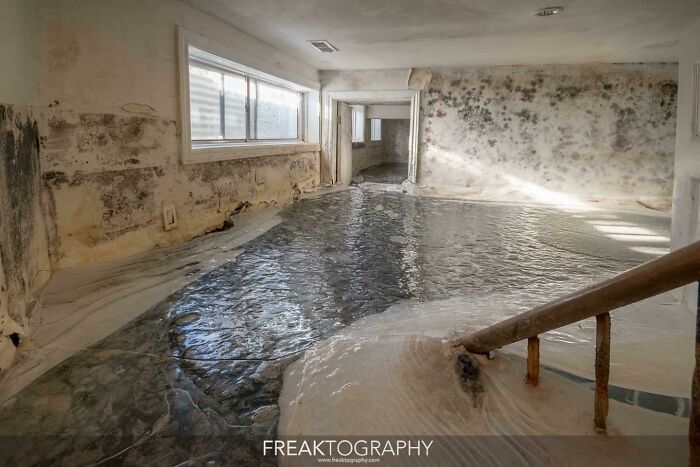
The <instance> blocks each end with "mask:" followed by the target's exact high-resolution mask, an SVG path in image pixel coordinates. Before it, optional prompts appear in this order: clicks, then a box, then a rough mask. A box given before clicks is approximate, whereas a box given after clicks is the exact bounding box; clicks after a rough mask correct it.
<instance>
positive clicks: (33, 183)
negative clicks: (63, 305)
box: [0, 0, 51, 372]
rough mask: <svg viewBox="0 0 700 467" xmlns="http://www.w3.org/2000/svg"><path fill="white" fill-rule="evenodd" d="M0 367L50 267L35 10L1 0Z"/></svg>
mask: <svg viewBox="0 0 700 467" xmlns="http://www.w3.org/2000/svg"><path fill="white" fill-rule="evenodd" d="M0 12H2V13H1V14H0V44H1V46H0V63H3V64H6V65H7V66H6V67H5V68H3V69H2V71H0V372H2V371H3V370H5V369H6V368H7V367H8V366H10V365H11V364H12V362H13V361H14V359H15V357H16V355H17V346H21V345H22V344H23V343H25V342H26V339H25V337H26V336H27V334H28V329H29V320H30V317H31V311H32V308H33V306H34V304H35V302H36V297H37V295H38V293H39V291H40V290H41V288H42V287H43V286H44V284H45V283H46V281H47V280H48V278H49V275H50V270H51V267H50V265H49V257H48V250H47V241H46V226H45V223H44V216H43V214H42V210H41V203H40V200H41V196H40V190H41V181H40V180H41V178H40V169H39V133H38V132H39V130H38V121H37V120H38V118H39V116H38V115H37V113H36V112H34V111H33V109H32V108H31V105H32V104H33V102H34V99H35V98H36V92H37V85H38V84H37V74H36V69H37V61H36V48H35V47H36V40H34V39H35V38H36V36H37V23H36V21H35V19H36V18H35V13H36V9H35V8H33V5H32V4H31V1H24V2H23V1H16V0H0Z"/></svg>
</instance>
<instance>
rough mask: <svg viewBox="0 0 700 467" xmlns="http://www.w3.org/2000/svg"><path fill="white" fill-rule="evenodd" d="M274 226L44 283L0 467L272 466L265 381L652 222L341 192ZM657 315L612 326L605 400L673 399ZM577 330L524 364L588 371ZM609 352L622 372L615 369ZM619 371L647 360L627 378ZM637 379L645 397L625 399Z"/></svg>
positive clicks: (626, 247) (583, 338)
mask: <svg viewBox="0 0 700 467" xmlns="http://www.w3.org/2000/svg"><path fill="white" fill-rule="evenodd" d="M275 214H276V213H273V214H272V215H270V216H268V217H267V218H262V219H258V220H257V221H255V222H251V223H250V224H249V225H248V226H247V227H246V225H245V223H244V224H243V227H242V230H237V229H234V231H230V232H224V233H218V234H214V235H213V236H207V237H203V238H202V239H198V240H196V241H195V242H194V243H190V244H187V245H185V246H183V247H180V248H174V249H169V250H167V251H166V254H163V253H162V252H155V253H152V254H149V255H143V256H141V257H138V258H132V259H129V260H124V261H122V262H120V263H117V264H113V265H102V266H93V267H91V268H93V269H92V270H90V269H88V274H87V277H89V278H90V280H86V279H85V277H86V275H85V274H84V273H82V274H81V273H77V272H69V271H66V272H65V273H64V274H61V275H57V277H56V278H55V279H54V280H53V281H52V283H51V284H50V285H49V287H48V288H47V291H46V293H45V296H44V297H42V303H43V305H44V309H42V310H40V311H39V312H38V315H37V316H39V317H40V321H41V322H40V323H39V324H38V331H37V335H36V336H34V343H35V345H36V349H35V350H33V351H30V353H29V357H28V358H27V360H26V361H25V362H24V363H23V364H21V365H19V366H18V367H16V368H17V369H16V370H13V371H11V372H9V373H8V374H7V375H6V377H5V378H4V379H3V381H2V385H1V386H0V397H2V400H3V402H2V409H1V410H0V422H2V423H1V424H0V426H1V428H0V435H2V436H5V437H6V438H3V439H2V443H3V445H2V446H1V447H2V450H1V451H0V454H1V455H2V457H3V458H4V460H5V461H6V462H8V463H11V464H13V465H31V464H36V465H49V464H55V463H56V460H59V461H60V462H61V465H83V464H92V463H99V462H107V463H109V462H117V463H127V464H131V465H147V464H149V463H150V464H158V465H160V464H168V465H175V464H178V463H180V462H185V461H187V460H192V459H194V460H195V461H197V462H205V461H213V462H217V461H218V462H221V463H227V464H233V465H241V464H255V463H261V462H263V463H264V462H270V463H274V459H263V458H262V457H261V456H260V450H261V440H262V439H263V438H265V437H268V436H270V435H273V434H274V433H275V430H276V426H277V420H278V417H279V408H278V405H277V400H278V397H279V395H280V392H281V387H282V374H283V372H284V369H285V368H286V367H287V365H289V363H290V362H292V361H294V360H296V359H297V358H298V357H299V356H300V355H301V354H302V353H303V351H304V350H306V349H309V348H311V347H312V346H313V345H314V344H316V343H319V342H321V341H323V340H324V339H326V338H328V337H330V336H333V335H335V334H337V333H338V331H339V330H341V329H343V328H345V327H346V326H347V325H348V324H350V323H352V322H354V321H356V320H357V319H358V318H362V317H366V316H369V315H373V314H376V313H380V312H382V311H384V310H386V309H387V308H388V307H389V306H391V305H394V304H397V303H404V304H405V303H406V302H408V303H409V304H410V303H413V304H428V303H430V302H435V301H444V300H446V299H448V300H457V302H449V301H448V303H452V305H454V304H455V303H457V304H458V306H459V307H464V306H465V305H468V304H469V303H470V301H471V300H472V299H479V300H481V298H479V297H482V298H483V297H499V296H507V297H510V299H509V300H508V301H506V302H504V301H502V300H501V301H498V302H497V303H496V304H497V305H498V306H497V307H494V309H493V313H487V314H485V315H484V316H486V317H487V318H488V319H492V320H493V321H496V320H498V319H500V318H501V317H503V316H509V315H511V314H513V313H516V312H518V311H521V310H523V309H526V308H528V307H530V306H533V305H535V304H538V303H541V302H543V301H546V300H549V299H551V298H554V297H556V296H559V295H561V294H563V293H566V292H569V291H572V290H575V289H577V288H580V287H582V286H585V285H587V284H590V283H592V282H595V281H597V280H600V279H602V278H606V277H609V276H610V275H613V274H615V273H617V272H620V271H623V270H625V269H628V268H629V267H632V266H634V265H636V264H639V263H641V262H643V261H645V260H648V259H651V258H653V257H655V256H656V255H659V254H661V253H663V252H664V251H666V249H667V248H668V228H669V219H668V217H664V216H655V215H647V214H642V213H631V212H613V211H602V210H588V211H587V210H578V211H573V212H572V211H564V210H558V209H555V208H546V207H540V206H526V205H503V204H491V203H469V202H463V201H449V200H441V199H435V198H418V197H412V196H406V195H401V194H393V193H380V192H372V191H368V190H362V189H351V190H346V191H340V192H335V193H331V194H327V195H324V196H321V197H316V198H312V199H307V200H304V201H301V202H299V203H297V204H295V205H292V206H290V207H289V208H287V209H285V210H283V211H282V212H281V213H280V214H279V216H280V217H281V219H282V222H281V223H279V224H278V223H277V222H276V220H275V217H274V216H275ZM237 219H238V218H237ZM246 229H247V230H246ZM268 229H269V230H268ZM260 232H263V233H261V234H260V235H259V236H257V237H256V235H257V234H258V233H260ZM253 237H255V238H253ZM246 240H249V241H248V242H247V243H245V245H244V246H241V244H242V243H243V242H244V241H246ZM170 293H172V295H169V296H168V294H170ZM134 294H136V295H134ZM166 296H167V298H166ZM161 298H162V299H161ZM661 300H662V302H660V303H656V304H652V305H653V306H650V307H648V309H649V310H653V313H656V319H657V321H653V320H652V321H653V322H651V323H647V324H644V323H640V321H643V320H641V319H640V320H636V319H634V318H633V317H631V314H634V313H635V311H628V312H627V315H630V317H629V318H623V316H626V315H623V313H625V312H624V311H621V312H619V316H620V318H619V319H618V313H616V314H613V345H612V359H613V365H612V369H611V382H612V383H613V384H619V385H620V386H625V387H633V388H635V389H644V390H648V391H650V392H658V393H662V394H671V395H678V396H685V395H687V386H688V382H689V380H690V371H691V370H692V366H691V367H690V369H689V368H687V365H688V362H690V361H691V358H690V357H691V355H690V350H689V349H686V348H685V347H686V346H685V343H686V340H687V336H688V335H689V334H690V331H691V330H692V329H694V327H693V326H690V328H691V329H690V330H689V329H688V328H689V326H687V323H688V322H692V317H691V316H690V314H689V313H687V312H685V311H684V310H682V309H681V308H680V307H679V306H677V305H675V304H673V303H670V302H669V301H668V299H667V298H662V299H661ZM661 303H667V304H666V305H663V306H662V305H661ZM146 308H147V311H146ZM642 308H644V307H642ZM645 309H646V308H645ZM659 310H663V317H660V313H662V312H661V311H659ZM467 311H468V310H467ZM638 311H639V310H638ZM76 313H77V314H76ZM653 313H652V312H646V314H645V316H647V317H649V316H651V315H652V314H653ZM455 316H457V315H455ZM105 317H110V318H108V319H107V320H106V321H105V319H104V318H105ZM125 317H126V319H125ZM127 320H130V321H129V322H128V324H126V325H123V324H124V323H125V322H126V321H127ZM659 322H660V324H659ZM483 323H486V321H483ZM68 324H69V325H68ZM122 325H123V326H122ZM659 325H661V326H662V327H663V331H662V332H660V331H659V329H658V326H659ZM464 326H465V327H464V329H466V326H467V323H465V324H464ZM592 330H593V327H592V325H582V326H581V327H580V328H577V329H574V330H569V331H566V330H564V331H563V332H561V333H560V334H552V335H551V336H544V339H543V343H542V361H543V363H544V364H551V365H553V366H560V367H563V368H564V369H565V370H567V371H570V372H573V373H576V374H579V375H581V376H584V377H585V376H587V375H588V373H586V372H589V370H588V368H589V366H590V365H589V363H588V360H587V358H589V357H588V356H585V357H580V356H578V354H577V355H575V356H573V354H574V353H576V352H578V351H579V350H583V349H586V351H588V352H590V355H592V348H591V347H592V346H591V344H590V339H591V338H592V336H593V331H592ZM429 331H430V330H429V329H428V328H426V332H429ZM618 336H619V337H618ZM657 337H658V339H659V341H658V342H661V341H662V342H663V345H664V346H665V347H663V351H662V352H658V349H659V347H657V343H658V342H657V340H656V339H657ZM618 340H619V341H624V342H626V345H627V347H626V348H627V349H629V352H627V351H625V352H622V353H619V352H618V353H616V352H617V350H616V349H618V348H620V347H623V348H624V346H617V345H616V341H618ZM691 342H692V339H691ZM566 349H572V350H575V352H569V351H568V350H566ZM506 350H507V351H512V352H515V353H517V352H518V351H519V350H518V348H517V347H514V348H513V349H512V350H509V349H506ZM686 351H687V352H686ZM635 352H639V353H642V354H643V355H644V357H643V358H646V357H649V358H650V359H651V360H650V361H651V363H649V362H647V361H646V360H644V362H646V367H644V368H641V372H640V366H639V365H638V363H639V360H634V358H631V357H629V358H628V356H629V355H631V354H635V355H638V354H636V353H635ZM652 353H653V354H654V355H653V356H651V354H652ZM686 353H687V354H688V355H686ZM620 356H622V358H621V359H620V360H618V357H620ZM64 358H65V360H64ZM636 358H637V359H639V358H642V357H636ZM548 359H549V360H548ZM590 361H591V362H592V360H590ZM59 362H60V363H59ZM635 363H636V365H635ZM657 363H658V364H660V365H661V366H660V367H656V366H655V365H656V364H657ZM649 372H658V373H659V374H661V373H663V374H664V377H663V378H660V379H663V381H656V382H654V384H648V387H646V388H643V387H638V386H630V384H632V383H635V384H636V383H640V384H641V383H644V382H647V383H648V380H649V378H648V377H647V376H648V375H649V374H650V373H649ZM674 372H675V373H674ZM686 373H687V376H686ZM654 374H657V373H654ZM616 378H619V379H617V380H616ZM656 383H658V384H656ZM577 387H582V386H580V385H578V386H577ZM20 389H21V390H20ZM583 389H585V388H583ZM585 390H587V389H585ZM17 391H19V392H17ZM7 437H10V438H7Z"/></svg>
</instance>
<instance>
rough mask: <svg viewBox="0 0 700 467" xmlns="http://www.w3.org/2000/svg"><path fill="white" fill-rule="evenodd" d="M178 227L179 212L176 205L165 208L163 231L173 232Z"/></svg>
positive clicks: (168, 205)
mask: <svg viewBox="0 0 700 467" xmlns="http://www.w3.org/2000/svg"><path fill="white" fill-rule="evenodd" d="M175 227H177V211H176V210H175V205H174V204H166V205H164V206H163V230H165V231H166V232H167V231H168V230H173V229H174V228H175Z"/></svg>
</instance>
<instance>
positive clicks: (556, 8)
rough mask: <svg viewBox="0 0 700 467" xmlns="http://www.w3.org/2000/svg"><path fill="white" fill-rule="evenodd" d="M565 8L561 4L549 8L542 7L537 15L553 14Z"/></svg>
mask: <svg viewBox="0 0 700 467" xmlns="http://www.w3.org/2000/svg"><path fill="white" fill-rule="evenodd" d="M563 9H564V8H563V7H560V6H549V7H547V8H542V9H541V10H538V11H537V12H536V13H535V14H536V15H537V16H553V15H558V14H559V13H561V12H562V10H563Z"/></svg>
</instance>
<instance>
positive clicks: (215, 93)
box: [190, 65, 223, 140]
mask: <svg viewBox="0 0 700 467" xmlns="http://www.w3.org/2000/svg"><path fill="white" fill-rule="evenodd" d="M221 92H222V79H221V73H219V72H216V71H212V70H207V69H205V68H200V67H197V66H192V65H190V121H191V125H192V128H191V130H192V139H193V140H216V139H222V138H223V135H222V134H221Z"/></svg>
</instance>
